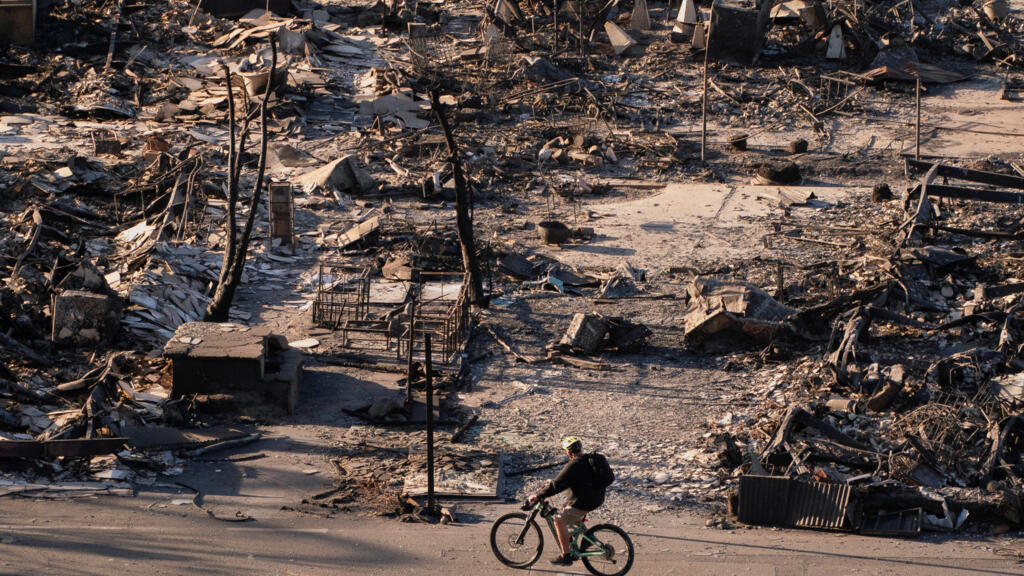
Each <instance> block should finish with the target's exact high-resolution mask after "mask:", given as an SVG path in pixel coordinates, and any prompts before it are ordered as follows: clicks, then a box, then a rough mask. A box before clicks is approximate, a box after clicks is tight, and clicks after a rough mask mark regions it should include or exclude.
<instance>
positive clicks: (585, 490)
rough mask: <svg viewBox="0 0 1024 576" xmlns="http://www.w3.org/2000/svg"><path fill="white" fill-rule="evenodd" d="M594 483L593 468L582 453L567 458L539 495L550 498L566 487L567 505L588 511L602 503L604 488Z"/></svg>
mask: <svg viewBox="0 0 1024 576" xmlns="http://www.w3.org/2000/svg"><path fill="white" fill-rule="evenodd" d="M595 484H596V483H595V478H594V469H593V468H591V466H590V459H589V458H588V455H586V454H584V455H583V456H580V457H579V458H573V459H571V460H569V462H568V463H566V465H565V466H563V467H562V471H561V472H559V473H558V476H555V479H554V480H552V481H551V482H550V483H548V486H547V488H545V489H544V490H543V491H542V492H541V493H540V497H541V498H550V497H551V496H554V495H555V494H558V493H560V492H562V491H563V490H565V489H567V488H568V489H569V491H570V494H569V502H568V505H569V506H572V507H573V508H578V509H580V510H583V511H585V512H590V511H591V510H595V509H596V508H598V507H599V506H601V504H604V488H601V487H599V486H596V485H595Z"/></svg>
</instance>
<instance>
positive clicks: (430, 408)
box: [423, 332, 434, 510]
mask: <svg viewBox="0 0 1024 576" xmlns="http://www.w3.org/2000/svg"><path fill="white" fill-rule="evenodd" d="M423 353H424V355H425V357H426V369H427V370H426V371H427V509H428V510H433V509H434V377H433V375H432V374H431V362H430V333H429V332H424V333H423Z"/></svg>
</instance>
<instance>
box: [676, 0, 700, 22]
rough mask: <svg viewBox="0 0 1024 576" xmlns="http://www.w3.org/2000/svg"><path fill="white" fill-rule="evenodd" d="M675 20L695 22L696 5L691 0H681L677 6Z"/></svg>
mask: <svg viewBox="0 0 1024 576" xmlns="http://www.w3.org/2000/svg"><path fill="white" fill-rule="evenodd" d="M676 22H679V23H681V24H691V25H693V24H696V23H697V6H696V5H695V4H694V2H693V0H683V3H682V5H680V6H679V13H678V14H676ZM691 27H692V26H691Z"/></svg>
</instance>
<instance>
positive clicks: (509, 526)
mask: <svg viewBox="0 0 1024 576" xmlns="http://www.w3.org/2000/svg"><path fill="white" fill-rule="evenodd" d="M524 528H525V531H524ZM520 536H522V537H523V538H522V541H521V542H520V541H519V537H520ZM491 551H492V552H494V555H495V556H496V557H497V558H498V560H500V561H501V563H502V564H504V565H506V566H511V567H512V568H528V567H530V566H532V565H533V563H534V562H536V561H537V560H538V559H539V558H540V554H541V552H543V551H544V534H542V533H541V531H540V527H539V526H537V523H536V522H534V521H533V520H530V523H529V524H527V523H526V514H523V513H521V512H513V513H511V514H505V515H504V516H502V517H501V518H498V519H497V520H495V522H494V525H493V526H491Z"/></svg>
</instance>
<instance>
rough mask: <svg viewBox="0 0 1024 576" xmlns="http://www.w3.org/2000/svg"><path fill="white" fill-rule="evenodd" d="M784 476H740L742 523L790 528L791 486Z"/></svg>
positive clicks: (740, 516) (740, 515)
mask: <svg viewBox="0 0 1024 576" xmlns="http://www.w3.org/2000/svg"><path fill="white" fill-rule="evenodd" d="M790 482H791V480H790V479H789V478H786V477H783V476H740V509H739V514H738V516H739V519H740V522H745V523H747V524H774V525H780V524H781V525H783V526H789V525H790V524H789V484H790Z"/></svg>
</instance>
